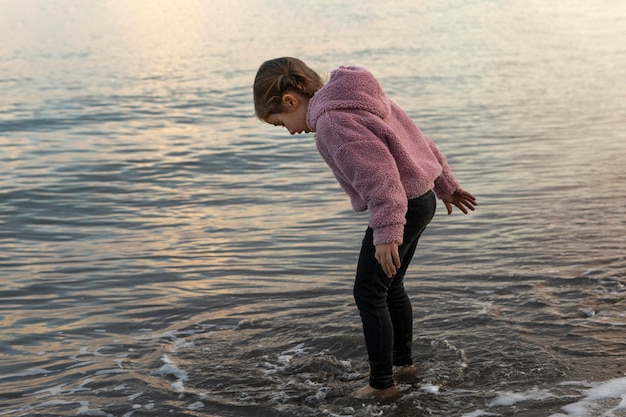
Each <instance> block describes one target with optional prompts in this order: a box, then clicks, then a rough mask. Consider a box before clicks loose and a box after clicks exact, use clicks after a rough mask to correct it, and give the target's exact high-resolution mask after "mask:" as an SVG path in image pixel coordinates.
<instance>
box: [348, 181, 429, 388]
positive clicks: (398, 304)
mask: <svg viewBox="0 0 626 417" xmlns="http://www.w3.org/2000/svg"><path fill="white" fill-rule="evenodd" d="M435 208H436V198H435V194H434V193H433V192H432V191H429V192H427V193H426V194H424V195H422V196H421V197H418V198H415V199H412V200H409V204H408V209H407V213H406V225H405V227H404V241H403V242H402V245H400V247H399V248H398V250H399V252H400V261H401V267H400V268H399V269H398V272H397V273H396V274H395V275H394V276H393V277H392V278H388V277H387V276H386V275H385V272H384V271H383V269H382V267H381V266H380V264H379V263H378V261H377V260H376V258H375V257H374V254H375V253H376V248H375V246H374V237H373V230H372V229H371V228H369V227H368V228H367V231H366V232H365V237H364V238H363V244H362V246H361V253H360V255H359V263H358V266H357V272H356V280H355V283H354V299H355V301H356V304H357V307H358V308H359V313H360V315H361V321H362V322H363V334H364V336H365V344H366V346H367V354H368V356H369V362H370V385H371V386H372V387H373V388H377V389H385V388H389V387H391V386H393V385H394V381H393V366H394V365H395V366H404V365H412V364H413V358H412V340H413V309H412V307H411V301H410V300H409V297H408V295H407V293H406V291H405V289H404V274H405V273H406V270H407V267H408V266H409V263H410V262H411V259H412V258H413V253H414V252H415V248H416V247H417V242H418V240H419V238H420V236H421V235H422V232H423V231H424V229H426V226H427V225H428V223H430V221H431V220H432V218H433V216H434V214H435Z"/></svg>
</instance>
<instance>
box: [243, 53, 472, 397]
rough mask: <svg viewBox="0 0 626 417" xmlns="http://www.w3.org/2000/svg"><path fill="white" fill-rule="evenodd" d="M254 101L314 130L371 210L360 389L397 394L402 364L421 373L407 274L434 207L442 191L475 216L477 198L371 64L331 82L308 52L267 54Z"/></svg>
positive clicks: (448, 201) (358, 292)
mask: <svg viewBox="0 0 626 417" xmlns="http://www.w3.org/2000/svg"><path fill="white" fill-rule="evenodd" d="M254 107H255V112H256V115H257V117H258V118H259V119H261V120H263V121H265V122H267V123H270V124H272V125H275V126H283V127H286V128H287V130H289V133H291V134H292V135H293V134H295V133H303V132H304V133H309V132H315V134H316V137H315V140H316V145H317V148H318V150H319V153H320V155H321V156H322V158H323V159H324V161H326V163H327V164H328V165H329V166H330V168H331V170H332V171H333V174H334V175H335V177H336V178H337V180H338V181H339V184H340V185H341V186H342V187H343V189H344V190H345V192H346V193H347V194H348V196H349V197H350V200H351V203H352V207H353V208H354V210H356V211H363V210H366V209H367V210H369V211H370V216H369V224H368V228H367V230H366V232H365V237H364V238H363V243H362V246H361V253H360V255H359V261H358V265H357V271H356V280H355V284H354V298H355V301H356V304H357V306H358V309H359V314H360V316H361V321H362V323H363V333H364V336H365V344H366V346H367V353H368V357H369V364H370V378H369V384H368V385H366V386H364V387H363V388H360V389H358V390H357V391H355V392H354V393H353V394H352V395H353V396H354V397H357V398H366V397H374V398H376V399H381V398H389V397H393V396H394V395H395V394H396V393H397V389H396V387H395V384H394V380H393V367H394V366H396V367H397V371H398V372H400V373H403V374H413V373H415V371H416V370H415V367H414V365H413V359H412V347H411V345H412V338H413V311H412V307H411V302H410V300H409V297H408V295H407V293H406V291H405V289H404V275H405V273H406V270H407V267H408V266H409V263H410V261H411V258H412V257H413V253H414V252H415V248H416V246H417V242H418V240H419V238H420V236H421V234H422V232H423V231H424V229H425V228H426V226H427V225H428V223H429V222H430V220H431V219H432V217H433V215H434V213H435V204H436V203H435V202H436V199H435V196H437V197H438V198H440V199H441V200H443V202H444V204H445V206H446V208H447V210H448V214H451V213H452V205H454V206H456V207H458V208H459V209H460V210H461V211H462V212H463V213H465V214H467V209H470V210H474V208H475V206H476V204H477V203H476V198H475V197H474V196H473V195H472V194H470V193H468V192H466V191H464V190H462V189H461V188H460V187H459V183H458V182H457V181H456V179H455V178H454V176H453V175H452V172H451V170H450V167H449V166H448V163H447V161H446V158H445V157H444V156H443V155H442V154H441V152H439V150H438V149H437V147H436V146H435V144H434V143H433V142H432V141H431V140H430V139H429V138H428V137H427V136H425V135H424V134H422V132H421V131H420V130H419V128H418V127H417V126H416V125H415V123H413V121H412V120H411V119H410V118H409V116H408V115H407V114H406V113H405V112H404V111H402V110H401V109H400V108H399V107H398V106H397V105H396V104H395V103H394V102H392V101H391V100H389V99H388V98H387V97H386V96H385V93H384V92H383V90H382V88H381V86H380V85H379V83H378V82H377V81H376V79H375V78H374V76H373V75H372V74H371V73H370V72H368V71H367V70H365V69H363V68H359V67H339V68H338V69H336V70H335V71H333V72H332V74H331V76H330V79H329V81H328V82H327V83H326V84H325V85H324V83H323V82H322V79H321V78H320V76H319V75H318V74H317V73H316V72H315V71H313V70H312V69H311V68H309V67H308V66H307V65H306V64H305V63H304V62H302V61H300V60H299V59H296V58H289V57H284V58H277V59H273V60H270V61H266V62H264V63H263V64H262V65H261V67H260V68H259V70H258V72H257V74H256V78H255V80H254Z"/></svg>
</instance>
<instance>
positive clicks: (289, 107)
mask: <svg viewBox="0 0 626 417" xmlns="http://www.w3.org/2000/svg"><path fill="white" fill-rule="evenodd" d="M282 102H283V107H284V108H285V112H286V113H289V112H292V111H294V110H295V109H297V108H298V105H299V104H300V102H299V100H298V97H297V96H296V95H295V94H291V93H285V94H283V98H282Z"/></svg>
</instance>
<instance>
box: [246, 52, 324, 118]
mask: <svg viewBox="0 0 626 417" xmlns="http://www.w3.org/2000/svg"><path fill="white" fill-rule="evenodd" d="M323 85H324V82H323V81H322V77H320V76H319V75H318V74H317V73H316V72H315V71H313V70H312V69H311V68H309V66H308V65H306V64H305V63H304V62H302V61H301V60H299V59H298V58H291V57H282V58H275V59H271V60H269V61H265V62H264V63H263V64H261V66H260V67H259V70H258V71H257V73H256V77H255V78H254V87H253V91H254V112H255V114H256V116H257V117H258V118H259V119H261V120H264V121H265V120H267V118H268V117H269V115H270V114H274V113H281V112H282V111H283V104H282V97H283V95H284V94H285V93H287V92H290V91H291V92H295V93H298V94H302V95H304V96H306V97H309V98H311V97H313V94H315V92H316V91H317V90H319V89H320V88H322V86H323Z"/></svg>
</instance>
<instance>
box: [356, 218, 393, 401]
mask: <svg viewBox="0 0 626 417" xmlns="http://www.w3.org/2000/svg"><path fill="white" fill-rule="evenodd" d="M375 253H376V248H375V246H374V236H373V230H372V229H371V228H369V227H368V228H367V230H366V231H365V237H364V238H363V243H362V245H361V253H360V255H359V263H358V265H357V273H356V280H355V283H354V299H355V301H356V304H357V307H358V308H359V313H360V315H361V322H362V323H363V335H364V336H365V346H366V347H367V355H368V357H369V363H370V383H369V384H370V386H371V387H373V388H376V389H380V390H382V389H386V388H389V387H391V386H393V385H394V381H393V375H392V370H393V369H392V368H393V364H392V355H393V323H392V321H391V315H390V313H389V308H388V307H387V288H388V286H389V281H390V280H389V278H387V276H386V275H385V273H384V272H383V270H382V268H381V267H380V265H379V264H378V261H376V258H375V257H374V254H375Z"/></svg>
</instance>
